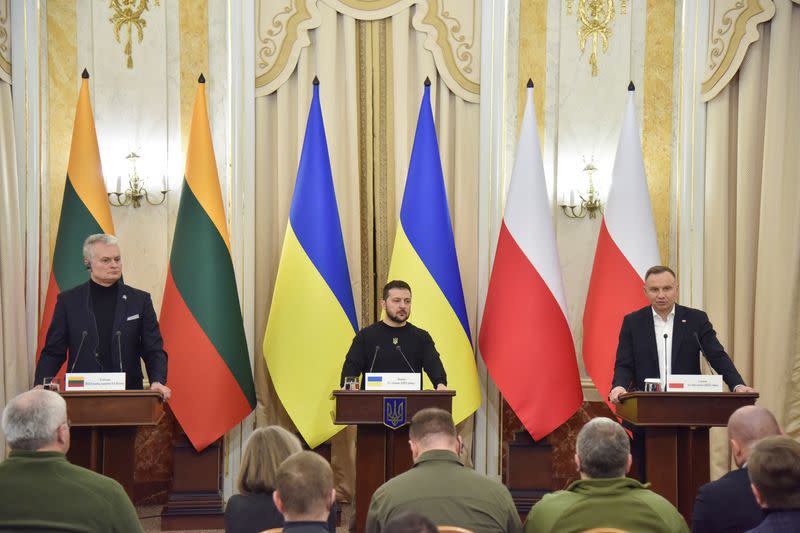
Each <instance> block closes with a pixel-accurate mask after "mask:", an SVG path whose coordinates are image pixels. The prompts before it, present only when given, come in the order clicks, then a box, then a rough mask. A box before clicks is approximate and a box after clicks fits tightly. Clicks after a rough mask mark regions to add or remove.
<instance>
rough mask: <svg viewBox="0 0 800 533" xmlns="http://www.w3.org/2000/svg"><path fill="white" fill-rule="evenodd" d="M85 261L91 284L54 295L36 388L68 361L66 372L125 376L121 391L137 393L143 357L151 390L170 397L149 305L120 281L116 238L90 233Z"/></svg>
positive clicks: (142, 295) (143, 295) (140, 293)
mask: <svg viewBox="0 0 800 533" xmlns="http://www.w3.org/2000/svg"><path fill="white" fill-rule="evenodd" d="M83 258H84V263H85V265H86V269H87V270H88V271H89V281H87V282H86V283H83V284H81V285H78V286H77V287H74V288H72V289H69V290H67V291H64V292H62V293H61V294H59V295H58V300H57V301H56V307H55V310H54V311H53V320H52V322H51V323H50V329H49V330H48V331H47V338H46V340H45V345H44V348H42V353H41V356H40V357H39V363H38V364H37V365H36V377H35V378H34V384H35V385H39V384H41V383H42V381H43V380H44V378H46V377H52V376H55V375H56V374H57V373H58V371H59V369H60V368H61V365H62V364H63V363H64V359H67V372H125V374H126V376H125V388H126V389H141V388H142V387H143V383H142V379H143V376H142V369H141V365H140V363H139V358H140V357H141V358H142V360H144V363H145V367H146V368H147V375H148V377H149V378H150V389H151V390H154V391H157V392H159V393H160V394H161V396H162V397H163V398H164V399H165V400H166V399H169V397H170V395H171V391H170V389H169V387H167V386H166V385H165V383H166V381H167V354H166V352H165V351H164V348H163V341H162V339H161V332H160V331H159V329H158V320H157V319H156V313H155V310H154V309H153V302H152V300H151V299H150V295H149V294H148V293H146V292H144V291H140V290H138V289H134V288H133V287H129V286H127V285H125V284H124V283H123V282H122V279H121V278H122V257H121V255H120V251H119V245H118V244H117V238H116V237H114V236H112V235H106V234H103V233H98V234H96V235H90V236H89V237H88V238H87V239H86V241H85V242H84V244H83ZM68 353H69V357H68V358H67V354H68Z"/></svg>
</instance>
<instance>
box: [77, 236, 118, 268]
mask: <svg viewBox="0 0 800 533" xmlns="http://www.w3.org/2000/svg"><path fill="white" fill-rule="evenodd" d="M98 242H102V243H103V244H113V245H115V246H119V239H117V238H116V237H114V236H113V235H109V234H108V233H95V234H94V235H89V236H88V237H86V240H85V241H83V260H84V261H86V262H89V261H91V260H92V247H93V246H94V245H95V243H98Z"/></svg>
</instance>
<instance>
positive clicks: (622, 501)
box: [525, 417, 689, 533]
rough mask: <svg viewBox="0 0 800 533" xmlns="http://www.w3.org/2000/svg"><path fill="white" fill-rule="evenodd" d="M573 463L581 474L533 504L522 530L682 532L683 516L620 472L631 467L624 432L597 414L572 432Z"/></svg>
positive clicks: (538, 532)
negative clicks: (579, 428)
mask: <svg viewBox="0 0 800 533" xmlns="http://www.w3.org/2000/svg"><path fill="white" fill-rule="evenodd" d="M575 448H576V454H575V464H576V466H577V467H578V472H580V476H581V479H579V480H578V481H575V482H574V483H572V484H571V485H570V486H569V487H567V489H566V490H560V491H557V492H553V493H551V494H547V495H545V496H544V498H542V500H541V501H540V502H539V503H537V504H536V505H534V506H533V509H531V512H530V513H529V514H528V519H527V521H526V522H525V533H548V532H551V531H552V532H558V533H570V532H576V533H578V532H581V531H586V530H587V529H592V528H617V529H620V530H623V531H627V532H629V533H639V532H642V533H645V532H646V533H688V532H689V528H688V526H687V525H686V521H685V520H684V519H683V517H682V516H681V514H680V513H679V512H678V510H677V509H675V507H674V506H673V505H672V504H671V503H669V502H668V501H667V500H666V499H664V498H663V497H661V496H659V495H658V494H656V493H655V492H653V491H651V490H650V489H648V488H647V487H648V485H647V484H642V483H639V482H638V481H636V480H634V479H631V478H628V477H625V474H627V473H628V471H629V470H630V468H631V448H630V441H629V439H628V435H627V434H626V433H625V430H624V429H622V426H620V425H619V424H618V423H617V422H615V421H613V420H611V419H609V418H603V417H598V418H594V419H592V420H591V421H589V423H588V424H586V425H585V426H583V428H582V429H581V431H580V433H578V440H577V443H576V446H575Z"/></svg>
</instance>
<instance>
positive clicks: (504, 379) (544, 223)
mask: <svg viewBox="0 0 800 533" xmlns="http://www.w3.org/2000/svg"><path fill="white" fill-rule="evenodd" d="M551 209H552V208H551V205H550V201H549V199H548V196H547V185H546V183H545V176H544V165H543V164H542V153H541V150H540V148H539V134H538V132H537V130H536V117H535V114H534V110H533V83H532V82H531V81H528V101H527V104H526V105H525V114H524V116H523V119H522V128H521V129H520V134H519V143H518V145H517V160H516V162H515V163H514V170H513V173H512V174H511V182H510V184H509V187H508V194H507V197H506V207H505V212H504V215H503V223H502V225H501V227H500V235H499V237H498V240H497V252H496V254H495V256H494V264H493V266H492V274H491V277H490V279H489V291H488V294H487V296H486V305H485V307H484V311H483V320H482V321H481V329H480V335H479V337H478V346H479V348H480V352H481V355H482V356H483V360H484V361H485V362H486V367H487V368H488V370H489V374H490V375H491V376H492V379H493V380H494V382H495V384H497V387H498V388H499V389H500V392H501V393H502V394H503V396H504V397H505V399H506V401H507V402H508V404H509V405H510V406H511V408H512V409H513V410H514V412H515V413H516V415H517V417H518V418H519V419H520V421H521V422H522V423H523V424H524V425H525V428H526V429H527V430H528V432H529V433H530V434H531V436H532V437H533V438H534V439H536V440H539V439H541V438H543V437H545V436H546V435H548V434H549V433H551V432H552V431H553V430H554V429H556V428H557V427H558V426H560V425H561V424H563V423H564V422H565V421H566V420H567V419H568V418H569V417H570V416H572V415H573V413H575V411H576V410H577V409H578V407H579V406H580V404H581V401H582V400H583V393H582V391H581V384H580V376H579V375H578V364H577V361H576V358H575V345H574V342H573V339H572V332H571V331H570V328H569V323H568V322H567V312H566V310H567V305H566V298H565V296H564V285H563V282H562V280H561V265H560V264H559V260H558V250H557V248H556V236H555V231H554V230H553V220H552V214H551V213H552V211H551Z"/></svg>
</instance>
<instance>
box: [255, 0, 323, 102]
mask: <svg viewBox="0 0 800 533" xmlns="http://www.w3.org/2000/svg"><path fill="white" fill-rule="evenodd" d="M255 8H256V10H255V11H256V96H264V95H266V94H270V93H272V92H274V91H275V90H276V89H277V88H278V87H280V86H281V85H283V83H284V82H286V80H287V79H289V76H291V74H292V72H294V69H295V67H296V66H297V60H298V58H299V57H300V51H301V50H302V49H303V48H305V47H306V46H308V45H309V44H311V41H310V40H309V38H308V31H309V30H312V29H314V28H317V27H319V25H320V24H321V22H322V17H321V16H320V13H319V9H318V8H317V2H316V0H285V1H281V2H279V1H276V0H258V1H256V6H255Z"/></svg>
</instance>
